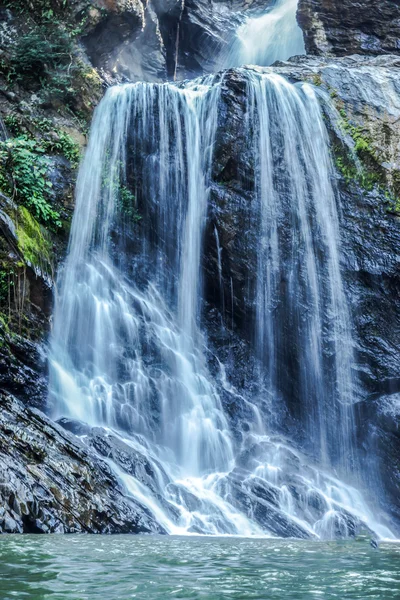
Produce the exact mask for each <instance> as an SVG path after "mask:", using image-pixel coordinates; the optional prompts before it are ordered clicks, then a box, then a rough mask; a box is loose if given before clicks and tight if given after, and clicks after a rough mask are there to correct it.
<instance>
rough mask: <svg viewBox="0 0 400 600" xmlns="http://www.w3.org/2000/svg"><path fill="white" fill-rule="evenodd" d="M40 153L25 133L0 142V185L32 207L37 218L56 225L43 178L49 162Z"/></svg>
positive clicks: (57, 217) (38, 146) (38, 148)
mask: <svg viewBox="0 0 400 600" xmlns="http://www.w3.org/2000/svg"><path fill="white" fill-rule="evenodd" d="M43 153H44V148H43V147H42V146H41V145H40V144H38V142H37V141H36V140H34V139H29V138H27V137H26V136H20V137H17V138H13V139H11V140H6V141H5V142H0V186H2V187H5V186H7V188H8V189H6V190H5V191H6V193H9V194H12V195H13V196H15V197H16V199H17V200H18V201H19V202H20V203H21V204H23V205H24V206H26V207H27V208H29V209H30V210H32V212H33V214H34V215H35V216H36V217H37V218H38V219H39V221H41V222H42V223H45V224H48V225H50V226H54V227H60V226H61V222H60V215H59V213H58V212H57V211H55V210H53V208H52V207H51V205H50V203H49V201H48V194H49V190H50V188H51V187H52V184H51V182H50V181H48V179H47V171H48V166H49V165H48V159H47V158H46V157H44V156H43ZM7 174H8V176H7Z"/></svg>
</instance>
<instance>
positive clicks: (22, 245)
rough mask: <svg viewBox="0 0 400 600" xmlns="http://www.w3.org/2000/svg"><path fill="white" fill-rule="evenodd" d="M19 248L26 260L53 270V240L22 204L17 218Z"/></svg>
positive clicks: (35, 265)
mask: <svg viewBox="0 0 400 600" xmlns="http://www.w3.org/2000/svg"><path fill="white" fill-rule="evenodd" d="M17 236H18V248H19V250H20V251H21V254H22V256H23V257H24V260H25V261H26V262H27V263H28V264H30V265H32V266H33V267H39V268H40V269H41V270H42V271H43V272H45V273H49V272H51V270H52V252H51V242H50V239H49V237H48V235H47V232H46V231H45V230H44V229H43V227H41V226H40V224H39V223H38V221H37V220H36V219H35V218H34V217H33V216H32V215H31V214H30V212H29V211H28V209H27V208H25V206H20V208H19V211H18V218H17Z"/></svg>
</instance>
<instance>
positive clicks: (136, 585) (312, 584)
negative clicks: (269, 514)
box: [0, 535, 400, 600]
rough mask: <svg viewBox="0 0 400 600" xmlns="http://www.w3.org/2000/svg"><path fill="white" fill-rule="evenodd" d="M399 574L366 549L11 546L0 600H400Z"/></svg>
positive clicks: (198, 542) (393, 554) (362, 544)
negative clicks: (314, 599) (248, 599)
mask: <svg viewBox="0 0 400 600" xmlns="http://www.w3.org/2000/svg"><path fill="white" fill-rule="evenodd" d="M399 565H400V544H382V545H381V546H380V548H379V549H378V550H374V549H373V548H371V546H370V545H369V543H368V541H366V540H363V541H359V542H303V541H293V540H271V539H245V538H210V537H174V536H171V537H161V536H160V537H157V536H128V535H126V536H123V535H120V536H101V537H100V536H57V535H52V536H30V535H26V536H4V537H1V538H0V582H1V588H0V599H1V600H8V599H11V598H18V599H26V600H39V599H40V600H41V599H42V598H50V599H51V600H87V599H90V600H92V599H96V600H115V599H121V600H122V599H124V600H125V599H128V598H139V599H146V600H165V599H166V598H187V599H189V598H190V599H191V598H199V599H201V600H220V599H223V598H233V599H241V600H245V599H247V598H256V599H259V600H267V599H268V600H286V599H295V600H300V599H301V600H309V599H310V598H323V599H331V598H332V599H333V598H338V599H339V600H344V599H347V598H349V599H350V598H351V599H357V600H365V599H367V598H377V599H379V600H386V599H389V598H393V599H399V598H400V570H399Z"/></svg>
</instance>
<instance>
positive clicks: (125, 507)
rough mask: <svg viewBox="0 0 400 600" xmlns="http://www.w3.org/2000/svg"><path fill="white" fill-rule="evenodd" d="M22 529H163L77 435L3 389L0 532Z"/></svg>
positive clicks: (75, 531)
mask: <svg viewBox="0 0 400 600" xmlns="http://www.w3.org/2000/svg"><path fill="white" fill-rule="evenodd" d="M89 431H90V429H89ZM85 432H87V430H85ZM77 433H79V434H82V432H79V431H78V432H77ZM22 532H25V533H79V532H86V533H143V532H147V533H149V532H154V533H163V529H162V527H161V526H159V525H158V524H157V523H155V521H154V519H153V517H152V516H151V515H150V513H149V512H148V511H147V510H146V508H145V507H143V506H141V505H140V504H138V502H136V501H134V500H133V499H132V498H130V497H129V496H128V495H127V493H126V490H124V489H123V488H122V487H121V483H120V482H119V480H118V479H117V477H116V476H115V474H114V473H113V472H112V470H111V469H110V467H109V466H108V464H107V463H106V462H105V460H103V459H101V458H100V457H99V455H97V454H96V453H95V452H91V451H90V447H88V446H86V445H85V444H84V443H83V442H82V441H80V439H79V437H77V436H74V435H72V434H71V433H69V432H67V431H66V430H65V429H63V428H62V427H60V426H59V425H57V424H55V423H54V422H52V421H51V420H50V419H48V418H47V417H46V416H45V415H44V414H43V413H41V412H40V411H38V410H35V409H33V408H27V407H26V406H24V405H23V404H22V403H21V402H19V401H18V400H17V399H16V398H14V397H12V396H9V395H5V394H1V396H0V533H22Z"/></svg>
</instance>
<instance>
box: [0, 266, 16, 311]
mask: <svg viewBox="0 0 400 600" xmlns="http://www.w3.org/2000/svg"><path fill="white" fill-rule="evenodd" d="M14 275H15V272H14V269H13V267H12V266H10V265H9V264H7V263H2V264H0V305H1V306H5V305H7V304H8V301H9V295H10V288H12V287H14Z"/></svg>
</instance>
